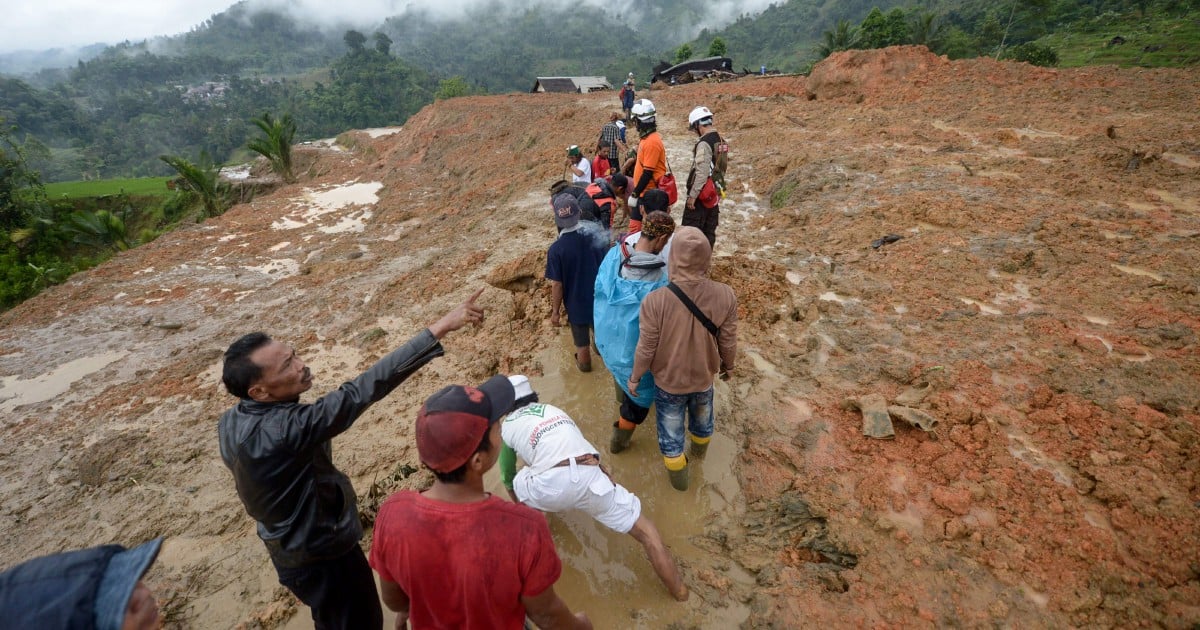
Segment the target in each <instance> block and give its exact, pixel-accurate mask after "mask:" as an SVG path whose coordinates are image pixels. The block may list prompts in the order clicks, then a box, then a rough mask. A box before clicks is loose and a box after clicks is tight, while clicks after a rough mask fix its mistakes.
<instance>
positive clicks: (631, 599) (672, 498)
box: [488, 327, 752, 628]
mask: <svg viewBox="0 0 1200 630" xmlns="http://www.w3.org/2000/svg"><path fill="white" fill-rule="evenodd" d="M573 350H574V348H573V347H572V342H571V335H570V331H569V329H568V328H565V327H564V328H563V329H562V330H561V333H560V335H559V338H558V340H557V343H555V344H552V345H551V347H550V348H548V349H547V350H545V351H543V352H542V353H541V355H540V356H539V360H540V361H541V364H542V367H543V369H544V372H545V375H544V376H540V377H538V376H534V377H531V378H530V381H531V382H532V383H533V386H534V388H535V389H536V391H537V392H538V395H539V396H540V397H541V399H542V400H543V401H544V402H548V403H550V404H553V405H555V406H558V407H561V408H562V409H564V410H565V411H566V412H567V413H569V414H571V417H572V418H574V419H575V422H576V423H577V424H578V425H579V428H580V429H581V430H582V431H583V433H584V436H585V437H587V439H588V441H589V442H591V443H592V444H593V445H594V446H595V447H596V448H597V450H598V451H599V452H600V454H601V457H602V458H603V459H605V460H607V461H608V463H609V466H611V468H612V472H613V476H614V478H615V479H616V481H617V483H620V484H621V485H623V486H625V487H626V488H628V489H629V491H630V492H633V493H634V494H636V495H637V496H638V498H639V499H641V501H642V511H643V513H644V514H646V515H647V516H649V518H650V519H651V520H652V521H654V524H655V525H656V526H657V527H658V529H659V531H660V532H661V533H662V535H663V539H664V541H666V543H667V546H668V547H669V548H670V549H671V552H672V554H673V555H674V556H675V559H676V561H677V562H678V563H679V564H680V565H681V567H683V571H684V575H685V579H687V580H688V583H689V585H692V583H693V580H690V579H688V578H689V577H690V575H689V571H688V569H687V567H689V566H692V565H695V564H703V565H709V564H711V561H712V558H711V557H710V556H711V554H710V553H709V552H706V551H704V550H703V549H701V548H700V547H698V546H696V545H695V544H693V542H692V540H693V539H694V538H696V537H700V536H703V534H704V529H705V527H706V526H708V525H709V524H710V523H711V522H712V521H713V520H714V516H715V514H716V513H718V512H722V511H726V510H732V509H733V507H732V505H733V502H734V501H736V498H737V496H738V493H739V488H738V483H737V477H736V476H735V475H734V472H733V463H734V457H735V456H736V455H737V448H738V445H737V444H736V443H735V442H734V441H733V440H731V439H730V438H729V436H728V435H726V434H723V433H722V432H721V431H720V428H721V421H722V418H723V417H725V418H727V417H728V415H727V413H725V410H726V409H727V405H726V404H725V401H726V399H727V395H726V396H722V394H727V391H726V392H723V391H721V389H722V388H721V387H718V393H717V398H718V400H717V402H716V405H717V429H718V430H717V433H716V435H714V436H713V440H712V443H711V445H710V447H709V450H708V454H707V455H706V456H705V458H704V459H702V460H696V461H693V462H692V465H691V467H690V468H691V471H692V472H691V475H692V476H691V487H690V488H689V489H688V490H687V491H686V492H679V491H677V490H675V489H673V488H672V487H671V485H670V482H668V480H667V475H666V469H665V468H663V463H662V456H661V455H660V454H659V451H658V441H657V437H656V436H657V433H656V431H655V428H654V411H653V410H651V412H650V416H649V417H648V418H647V419H646V422H645V423H643V424H642V426H641V427H639V428H638V430H637V432H636V433H635V434H634V438H633V442H632V443H631V446H630V448H629V450H627V451H624V452H622V453H620V454H618V455H612V454H610V453H609V452H608V441H609V436H610V435H611V433H612V423H613V421H614V420H615V419H616V418H617V403H616V398H615V395H616V394H615V389H614V388H615V385H614V383H613V379H612V376H610V375H609V373H608V371H607V370H605V369H604V367H603V365H604V363H603V361H602V360H600V358H599V355H598V354H597V353H593V354H592V357H593V358H592V372H590V373H587V374H584V373H582V372H580V371H579V370H578V369H576V367H575V361H574V360H573V357H572V352H573ZM488 489H489V490H491V491H492V492H494V493H497V494H499V495H501V496H505V493H504V486H503V485H502V484H501V483H500V477H499V474H498V473H497V472H495V471H493V472H492V473H491V474H490V477H489V479H488ZM548 519H549V521H550V531H551V532H552V533H553V535H554V542H555V545H556V546H557V547H558V555H559V557H560V558H562V562H563V573H562V577H560V578H559V580H558V583H557V584H556V585H555V590H556V591H557V592H558V593H559V595H561V596H562V598H563V600H564V601H566V602H567V604H568V605H570V607H571V609H572V610H574V611H580V610H582V611H584V612H586V613H587V614H588V617H589V618H591V620H592V623H593V624H594V625H595V627H597V628H665V627H668V626H670V625H671V624H672V623H681V624H685V625H686V626H693V625H696V624H699V626H700V627H704V628H732V627H737V625H738V624H740V623H741V622H742V621H744V620H745V619H746V618H747V617H748V616H749V613H750V611H749V609H747V608H745V607H743V606H741V605H738V604H736V603H733V602H719V603H718V602H705V601H703V599H702V598H701V597H700V596H699V595H698V594H697V593H696V592H694V591H693V593H692V597H691V598H690V599H689V601H687V602H685V603H682V604H681V603H678V602H676V601H674V600H672V599H671V597H670V595H668V594H667V591H666V588H665V587H663V586H662V584H661V583H660V582H659V580H658V578H657V576H655V574H654V570H653V569H652V568H651V567H650V563H649V561H647V560H646V558H645V556H644V554H643V553H642V547H641V545H639V544H638V543H637V541H635V540H634V539H633V537H632V536H629V535H628V534H618V533H616V532H614V531H612V530H610V529H608V528H606V527H604V526H603V525H600V524H599V523H597V522H596V521H595V520H593V519H592V518H591V517H590V516H588V515H586V514H584V513H582V512H572V513H567V514H550V515H548ZM748 579H752V578H748Z"/></svg>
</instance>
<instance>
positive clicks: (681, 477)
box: [663, 455, 688, 491]
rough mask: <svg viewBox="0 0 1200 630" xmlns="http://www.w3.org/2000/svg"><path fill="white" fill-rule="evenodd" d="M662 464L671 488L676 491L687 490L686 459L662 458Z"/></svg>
mask: <svg viewBox="0 0 1200 630" xmlns="http://www.w3.org/2000/svg"><path fill="white" fill-rule="evenodd" d="M663 464H665V465H666V467H667V476H668V477H670V479H671V487H672V488H675V489H676V490H680V491H682V490H687V489H688V462H687V457H684V456H683V455H676V456H675V457H666V456H664V457H663Z"/></svg>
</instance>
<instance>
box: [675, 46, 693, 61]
mask: <svg viewBox="0 0 1200 630" xmlns="http://www.w3.org/2000/svg"><path fill="white" fill-rule="evenodd" d="M691 58H692V45H691V44H684V45H682V46H680V47H679V48H677V49H675V63H683V62H685V61H687V60H688V59H691Z"/></svg>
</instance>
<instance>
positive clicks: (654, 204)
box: [641, 188, 671, 214]
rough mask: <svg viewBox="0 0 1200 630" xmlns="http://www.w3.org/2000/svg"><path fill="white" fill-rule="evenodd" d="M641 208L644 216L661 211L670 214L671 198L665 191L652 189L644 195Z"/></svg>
mask: <svg viewBox="0 0 1200 630" xmlns="http://www.w3.org/2000/svg"><path fill="white" fill-rule="evenodd" d="M641 206H642V214H646V213H648V212H654V211H655V210H661V211H663V212H667V213H670V211H671V198H670V197H668V196H667V193H666V192H665V191H662V190H659V189H657V188H651V189H650V190H647V191H646V192H644V193H642V200H641Z"/></svg>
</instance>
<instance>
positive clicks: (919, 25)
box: [908, 11, 945, 52]
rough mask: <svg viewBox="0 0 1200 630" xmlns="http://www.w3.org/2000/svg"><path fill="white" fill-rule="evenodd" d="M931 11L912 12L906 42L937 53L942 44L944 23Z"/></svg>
mask: <svg viewBox="0 0 1200 630" xmlns="http://www.w3.org/2000/svg"><path fill="white" fill-rule="evenodd" d="M937 18H938V16H937V14H935V13H934V12H932V11H921V12H914V13H913V14H912V16H911V19H910V20H909V23H908V41H909V42H910V43H913V44H919V45H921V46H924V47H926V48H928V49H929V50H933V51H935V52H936V51H937V50H938V48H939V47H940V46H941V44H942V38H943V31H944V30H945V23H944V22H941V21H939V20H938V19H937Z"/></svg>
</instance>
